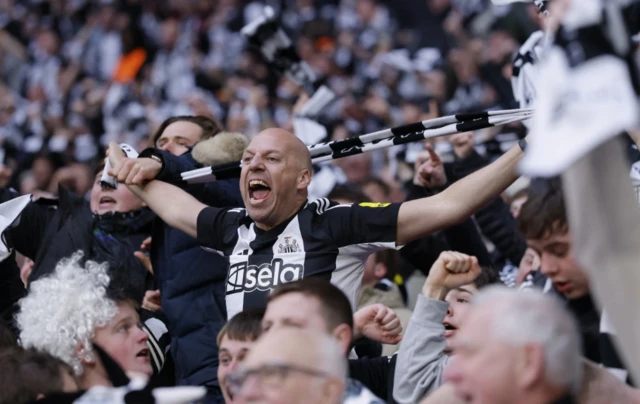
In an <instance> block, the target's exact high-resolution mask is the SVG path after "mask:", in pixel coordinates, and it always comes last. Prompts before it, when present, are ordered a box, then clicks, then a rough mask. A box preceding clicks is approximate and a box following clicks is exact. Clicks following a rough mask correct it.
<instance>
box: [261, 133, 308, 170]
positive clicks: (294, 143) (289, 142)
mask: <svg viewBox="0 0 640 404" xmlns="http://www.w3.org/2000/svg"><path fill="white" fill-rule="evenodd" d="M261 136H262V137H264V136H267V137H269V138H271V139H273V140H274V141H275V144H278V146H279V147H282V150H283V151H284V152H285V153H291V155H292V156H296V162H298V163H300V168H301V169H304V168H306V169H308V170H309V171H311V153H309V149H308V148H307V146H305V144H304V143H303V142H302V140H300V139H298V138H297V137H296V135H294V134H293V133H291V132H289V131H287V130H284V129H281V128H268V129H265V130H263V131H262V132H260V133H258V134H257V135H256V136H255V137H254V138H253V139H254V140H255V139H256V138H258V137H261ZM252 142H253V140H252ZM249 147H251V144H249Z"/></svg>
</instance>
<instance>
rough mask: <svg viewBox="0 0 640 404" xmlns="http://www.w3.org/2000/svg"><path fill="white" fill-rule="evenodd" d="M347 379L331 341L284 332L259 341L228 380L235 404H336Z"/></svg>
mask: <svg viewBox="0 0 640 404" xmlns="http://www.w3.org/2000/svg"><path fill="white" fill-rule="evenodd" d="M346 376H347V363H346V360H345V358H344V356H343V354H342V350H341V348H340V346H339V345H338V343H337V342H336V340H335V339H333V338H331V337H330V336H328V335H325V334H321V333H311V332H309V331H306V330H302V329H298V328H293V327H286V328H281V329H278V330H274V331H273V332H270V333H268V334H266V335H264V336H263V337H262V338H260V339H259V340H258V342H257V343H256V345H255V346H254V347H253V348H252V349H251V351H250V353H249V355H248V356H247V358H246V359H245V362H244V364H243V365H242V367H241V368H240V370H239V371H236V372H234V373H233V374H231V375H230V376H229V377H228V379H227V380H228V383H229V385H230V388H231V390H232V394H233V396H234V402H237V403H246V402H262V403H274V404H275V403H285V402H286V403H291V404H296V403H304V404H316V403H317V404H320V403H322V404H339V403H341V402H342V399H343V394H344V392H345V388H346V387H345V380H346Z"/></svg>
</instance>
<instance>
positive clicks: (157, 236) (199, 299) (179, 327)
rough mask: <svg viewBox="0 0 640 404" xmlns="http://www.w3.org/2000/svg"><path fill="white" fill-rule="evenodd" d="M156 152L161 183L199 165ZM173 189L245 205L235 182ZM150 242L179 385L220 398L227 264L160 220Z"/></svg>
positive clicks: (223, 204)
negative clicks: (220, 341)
mask: <svg viewBox="0 0 640 404" xmlns="http://www.w3.org/2000/svg"><path fill="white" fill-rule="evenodd" d="M156 153H159V154H160V155H161V158H162V160H163V163H164V169H163V171H162V172H161V173H160V175H159V177H158V179H159V180H163V181H167V182H174V183H175V182H176V180H177V179H178V178H179V174H180V173H181V172H184V171H188V170H191V169H194V168H197V166H198V164H197V162H196V161H195V160H194V159H193V158H192V157H191V155H190V154H185V155H183V156H180V157H176V156H173V155H171V154H170V153H166V152H162V151H156ZM176 185H179V186H181V187H182V188H183V189H185V190H186V191H187V192H189V193H190V194H191V195H193V196H195V197H196V198H197V199H199V200H200V201H201V202H202V203H205V204H207V205H210V206H216V207H236V206H237V207H241V206H244V205H243V202H242V198H241V196H240V188H239V182H238V179H231V180H221V181H215V182H210V183H206V184H200V185H195V186H188V185H185V184H179V183H178V184H176ZM152 240H153V241H152V246H151V261H152V265H153V268H154V273H155V276H156V282H157V286H158V288H159V289H160V296H161V300H162V310H163V311H164V313H165V314H166V316H167V318H168V320H169V331H170V333H171V354H172V356H173V359H174V362H175V366H176V379H177V383H178V384H181V385H200V386H205V387H207V388H208V390H209V391H210V393H211V394H212V395H214V396H215V395H219V390H218V389H219V384H218V380H217V371H218V347H217V345H216V337H217V335H218V332H219V331H220V329H221V328H222V326H223V325H224V323H225V321H226V306H225V281H226V276H227V267H228V264H227V261H226V260H225V259H224V258H223V257H221V256H219V255H217V254H215V253H212V252H209V251H205V250H204V249H202V248H201V247H200V245H199V244H198V242H197V241H196V239H194V238H192V237H190V236H188V235H186V234H185V233H183V232H181V231H179V230H176V229H174V228H171V227H169V226H167V225H166V224H165V223H164V222H163V221H161V220H160V219H157V220H156V222H155V223H154V228H153V236H152Z"/></svg>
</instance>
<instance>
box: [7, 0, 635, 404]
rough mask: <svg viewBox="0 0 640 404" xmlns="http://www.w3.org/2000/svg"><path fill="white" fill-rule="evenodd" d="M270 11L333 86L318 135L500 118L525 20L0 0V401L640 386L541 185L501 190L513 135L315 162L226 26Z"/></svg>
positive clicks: (286, 93) (463, 14)
mask: <svg viewBox="0 0 640 404" xmlns="http://www.w3.org/2000/svg"><path fill="white" fill-rule="evenodd" d="M265 5H269V6H272V7H274V8H275V10H276V12H277V14H278V16H279V24H280V25H281V26H282V27H283V28H284V30H285V32H286V33H287V35H288V36H289V37H290V38H291V39H292V40H293V42H294V44H295V48H296V50H297V52H298V54H299V55H300V57H301V59H303V60H304V61H306V62H307V63H308V64H309V66H311V68H312V69H313V71H314V72H315V73H316V75H317V77H318V79H319V82H320V83H323V84H325V85H326V86H327V87H329V88H330V89H331V90H332V91H333V92H334V93H335V94H336V95H337V99H336V101H335V102H333V103H331V105H329V106H328V107H327V108H326V109H324V110H323V111H322V113H321V114H319V115H318V116H315V117H314V120H316V121H317V122H318V123H319V124H320V125H321V126H320V127H321V128H322V130H321V133H322V135H321V137H323V138H322V139H321V140H323V141H329V140H340V139H346V138H350V137H353V136H356V135H360V134H363V133H369V132H373V131H377V130H380V129H383V128H389V127H393V126H398V125H404V124H409V123H413V122H417V121H421V120H424V119H429V118H435V117H438V116H442V115H450V114H456V113H462V112H471V111H483V110H491V109H508V108H517V107H518V103H517V102H516V100H515V98H514V96H513V92H512V87H511V75H512V62H513V58H514V55H515V53H516V52H517V51H518V49H519V47H520V45H521V44H522V43H524V41H526V40H527V38H528V37H529V36H530V34H531V33H533V32H534V31H536V30H539V29H540V24H541V20H540V19H541V17H540V15H539V12H538V8H536V6H534V5H533V4H524V3H518V4H513V5H507V6H496V5H493V4H492V3H491V2H490V1H485V0H421V1H418V0H393V1H391V0H389V1H382V0H283V1H272V2H270V1H249V0H245V1H243V0H218V1H200V0H183V1H174V0H160V1H141V0H119V1H118V0H100V1H91V0H68V1H64V0H25V1H19V2H18V1H14V0H0V139H2V140H1V142H2V148H1V149H0V163H1V164H0V202H2V203H3V204H2V205H0V217H2V219H3V221H2V240H1V242H0V258H2V261H0V304H1V306H0V313H1V314H2V323H0V403H27V402H31V401H34V400H42V401H44V402H45V403H46V402H47V400H49V401H50V402H52V403H55V402H128V403H129V402H153V400H154V399H155V400H158V402H161V401H162V400H161V398H162V397H163V394H167V396H166V397H170V396H171V392H170V390H163V389H162V388H164V387H170V388H176V389H175V395H173V396H171V397H173V398H174V399H175V398H176V397H178V400H181V401H180V402H185V403H187V402H205V403H221V402H226V403H234V402H237V403H244V402H269V403H336V404H337V403H378V402H388V403H400V404H404V403H407V404H409V403H418V402H425V403H458V402H474V403H498V404H499V403H505V404H506V403H571V402H576V403H600V402H616V403H627V402H629V403H633V402H640V393H638V391H637V390H636V389H635V388H634V387H632V386H633V380H632V379H631V375H630V374H629V372H628V371H627V369H626V366H625V360H624V358H623V357H622V356H621V355H620V352H619V349H618V347H617V346H616V343H615V336H614V333H613V331H612V329H611V327H609V326H608V325H607V321H606V315H605V314H604V313H603V310H602V309H601V308H600V307H599V306H598V305H596V303H595V302H594V298H593V294H592V285H591V284H590V281H589V277H588V275H587V272H586V271H585V269H584V268H583V266H584V265H581V264H582V263H580V264H579V263H578V260H576V258H575V257H574V255H573V252H572V238H571V228H570V226H569V218H568V217H567V209H566V202H565V196H564V191H563V184H562V181H561V180H560V179H559V178H551V179H531V180H529V179H525V178H519V179H518V180H517V181H516V178H518V176H517V173H516V169H515V165H516V164H517V162H518V160H519V158H520V156H521V155H522V153H523V152H524V148H525V147H526V142H524V143H523V142H519V140H520V139H522V138H524V137H525V135H526V128H525V126H523V125H522V124H521V123H514V124H509V125H506V126H504V127H500V128H490V129H485V130H480V131H475V132H466V133H459V134H456V135H454V136H451V137H448V138H444V139H436V140H430V141H426V142H417V143H413V144H409V145H405V146H394V147H392V148H389V149H385V150H379V151H375V152H371V153H362V154H357V155H354V156H351V157H347V158H344V159H339V160H334V161H330V162H328V163H323V164H321V165H318V164H313V165H312V162H311V159H310V158H309V154H308V152H307V150H306V148H305V147H304V146H305V145H304V143H303V142H302V141H301V140H300V139H302V140H304V137H305V134H302V133H297V132H296V131H295V128H296V126H295V124H294V120H295V118H296V116H297V114H298V112H299V111H300V109H301V108H302V106H303V105H304V104H305V102H307V100H308V98H309V94H306V93H305V92H304V91H303V90H302V89H301V88H300V87H299V85H298V84H296V83H295V82H294V81H293V80H291V79H290V78H287V77H284V76H280V75H278V74H277V73H276V72H275V71H274V70H273V69H272V68H271V67H270V66H269V64H268V63H267V62H265V61H264V59H263V58H262V56H261V55H260V54H259V52H257V50H256V49H252V48H251V47H250V46H249V45H248V43H247V40H246V38H245V37H244V36H243V34H242V33H241V32H240V30H241V28H242V27H243V26H245V25H246V24H247V23H249V22H251V21H253V20H254V19H255V18H256V17H258V16H259V15H260V14H261V13H262V12H263V8H264V6H265ZM274 128H279V129H274ZM296 136H297V137H296ZM639 138H640V136H635V134H634V133H632V134H631V136H630V137H629V138H628V139H627V143H628V146H629V150H630V152H629V154H630V156H631V160H632V161H635V160H640V155H639V154H638V149H637V146H636V143H638V139H639ZM119 143H127V144H129V145H132V146H133V147H134V148H135V149H136V150H137V151H138V152H141V153H140V156H139V157H138V158H127V157H125V156H124V155H122V153H121V150H120V148H119V147H118V146H117V144H119ZM307 146H308V145H307ZM105 156H107V157H106V159H107V160H108V161H109V165H110V166H111V169H110V170H109V169H108V168H107V169H105V168H104V166H105ZM239 160H242V173H241V175H240V178H239V179H238V178H234V177H233V176H231V177H230V178H228V177H225V176H219V177H218V179H217V181H210V182H208V183H206V184H186V183H185V182H184V181H182V180H181V178H180V173H181V172H185V171H189V170H192V169H195V168H198V167H202V166H208V165H215V164H219V163H229V162H235V161H239ZM103 170H105V173H106V171H107V170H108V174H109V175H111V176H113V177H114V178H115V179H116V180H117V181H118V182H119V185H118V186H117V187H115V189H113V188H110V187H108V186H105V184H104V182H102V181H101V180H103V179H104V178H103V176H104V175H106V174H105V173H103ZM312 173H313V174H314V175H315V177H314V176H312ZM633 175H634V172H633V170H632V177H633ZM638 178H640V177H638ZM169 184H172V185H169ZM29 195H32V196H33V197H30V196H29ZM243 208H244V209H243ZM203 247H204V248H203ZM400 247H402V248H400ZM539 292H541V293H539ZM176 386H181V387H183V388H184V389H182V390H181V389H178V388H177V387H176ZM185 386H194V387H193V389H189V388H187V387H185ZM154 397H155V398H154ZM75 400H77V401H75Z"/></svg>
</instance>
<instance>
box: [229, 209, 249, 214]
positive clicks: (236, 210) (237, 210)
mask: <svg viewBox="0 0 640 404" xmlns="http://www.w3.org/2000/svg"><path fill="white" fill-rule="evenodd" d="M227 212H229V213H246V212H247V210H246V209H245V208H233V209H229V210H228V211H227Z"/></svg>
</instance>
